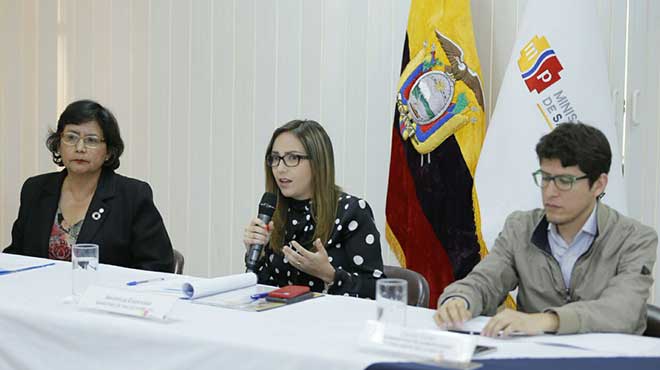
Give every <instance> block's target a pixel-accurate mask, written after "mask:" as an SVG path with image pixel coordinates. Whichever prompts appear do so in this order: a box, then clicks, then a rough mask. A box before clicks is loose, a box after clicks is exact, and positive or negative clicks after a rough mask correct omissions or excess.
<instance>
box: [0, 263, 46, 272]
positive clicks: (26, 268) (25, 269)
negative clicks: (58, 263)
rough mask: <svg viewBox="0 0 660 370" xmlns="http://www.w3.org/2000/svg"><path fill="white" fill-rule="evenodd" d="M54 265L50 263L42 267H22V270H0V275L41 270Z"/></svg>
mask: <svg viewBox="0 0 660 370" xmlns="http://www.w3.org/2000/svg"><path fill="white" fill-rule="evenodd" d="M54 264H55V262H51V263H46V264H43V265H37V266H28V267H22V268H19V269H15V270H0V275H6V274H11V273H14V272H21V271H28V270H34V269H38V268H42V267H48V266H52V265H54Z"/></svg>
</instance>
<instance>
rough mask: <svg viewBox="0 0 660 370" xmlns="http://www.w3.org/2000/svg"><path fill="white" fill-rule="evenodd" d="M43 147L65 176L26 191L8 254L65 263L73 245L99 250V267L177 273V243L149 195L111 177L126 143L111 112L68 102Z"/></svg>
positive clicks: (28, 185) (144, 187)
mask: <svg viewBox="0 0 660 370" xmlns="http://www.w3.org/2000/svg"><path fill="white" fill-rule="evenodd" d="M46 145H47V146H48V149H49V150H50V151H51V153H52V155H53V161H54V162H55V163H56V164H57V165H59V166H63V167H65V169H64V170H62V171H60V172H53V173H48V174H43V175H39V176H35V177H32V178H29V179H28V180H27V181H26V182H25V184H23V188H22V190H21V205H20V209H19V211H18V218H17V220H16V221H15V222H14V226H13V228H12V242H11V245H9V247H7V248H6V249H5V250H4V252H6V253H14V254H22V255H27V256H35V257H43V258H50V259H59V260H67V261H68V260H71V246H72V245H73V244H76V243H94V244H98V245H99V261H100V262H101V263H106V264H112V265H117V266H124V267H130V268H137V269H144V270H154V271H166V272H172V270H173V254H172V253H173V252H172V244H171V242H170V239H169V237H168V235H167V231H166V230H165V225H164V224H163V220H162V218H161V216H160V213H158V210H157V209H156V206H155V205H154V203H153V196H152V191H151V188H150V187H149V185H148V184H147V183H144V182H142V181H139V180H136V179H132V178H129V177H125V176H122V175H119V174H116V173H115V172H114V170H115V169H117V168H118V167H119V157H120V156H121V154H122V152H123V150H124V143H123V141H122V139H121V136H120V134H119V125H118V124H117V120H116V119H115V117H114V116H113V115H112V113H111V112H110V111H109V110H107V109H106V108H104V107H103V106H101V105H100V104H98V103H96V102H94V101H90V100H81V101H77V102H74V103H71V104H70V105H69V106H68V107H67V108H66V109H65V110H64V112H63V113H62V115H61V116H60V119H59V120H58V123H57V131H56V132H53V133H51V134H50V136H49V137H48V140H47V142H46Z"/></svg>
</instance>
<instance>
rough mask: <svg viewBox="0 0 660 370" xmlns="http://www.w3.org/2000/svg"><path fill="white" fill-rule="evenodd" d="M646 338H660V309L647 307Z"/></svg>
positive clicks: (648, 305) (652, 306) (651, 306)
mask: <svg viewBox="0 0 660 370" xmlns="http://www.w3.org/2000/svg"><path fill="white" fill-rule="evenodd" d="M644 336H647V337H656V338H660V307H658V306H654V305H652V304H647V305H646V331H645V332H644Z"/></svg>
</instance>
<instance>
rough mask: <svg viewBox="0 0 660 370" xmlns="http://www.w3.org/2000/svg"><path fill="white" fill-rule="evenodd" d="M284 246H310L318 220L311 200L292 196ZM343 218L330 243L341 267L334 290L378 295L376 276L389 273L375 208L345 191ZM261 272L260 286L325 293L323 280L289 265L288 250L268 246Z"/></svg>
mask: <svg viewBox="0 0 660 370" xmlns="http://www.w3.org/2000/svg"><path fill="white" fill-rule="evenodd" d="M289 205H290V208H289V209H288V210H287V224H286V230H285V234H284V244H288V243H289V242H290V241H292V240H295V241H297V242H298V243H300V244H301V245H302V246H303V247H305V248H308V249H309V248H310V247H311V245H312V238H313V237H314V227H315V226H316V225H315V221H314V218H313V217H312V214H311V201H310V200H305V201H298V200H293V199H290V200H289ZM336 217H337V218H336V219H335V221H334V224H335V225H334V228H333V230H332V231H331V232H330V237H329V238H328V241H327V243H326V245H325V248H326V250H327V252H328V260H329V261H330V264H332V266H333V267H334V268H335V271H336V273H335V280H334V282H333V284H332V285H331V286H330V288H329V289H328V293H329V294H343V295H350V296H356V297H365V298H374V297H375V294H376V280H378V279H379V278H380V277H382V276H383V259H382V255H381V248H380V233H379V232H378V230H377V229H376V225H375V223H374V218H373V212H372V211H371V208H370V207H369V204H367V202H366V201H365V200H364V199H360V198H357V197H355V196H352V195H349V194H345V193H342V194H341V196H340V197H339V202H338V204H337V216H336ZM257 276H258V277H259V283H260V284H268V285H276V286H285V285H308V286H309V287H310V288H311V290H312V291H316V292H321V291H323V290H324V287H325V284H324V282H323V280H321V279H319V278H317V277H314V276H311V275H308V274H306V273H305V272H302V271H300V270H298V269H296V268H295V267H294V266H292V265H291V264H289V263H288V261H287V259H286V258H285V257H284V255H283V254H279V253H276V252H274V251H273V250H272V249H271V248H265V253H264V256H263V257H262V258H261V260H260V261H259V264H258V267H257Z"/></svg>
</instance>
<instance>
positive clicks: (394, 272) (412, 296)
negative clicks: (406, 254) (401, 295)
mask: <svg viewBox="0 0 660 370" xmlns="http://www.w3.org/2000/svg"><path fill="white" fill-rule="evenodd" d="M383 267H384V270H385V271H383V272H384V273H385V276H387V277H388V278H399V279H404V280H405V281H407V282H408V304H409V305H412V306H418V307H426V308H428V307H429V294H430V293H429V283H428V282H427V281H426V279H425V278H424V276H422V275H421V274H420V273H418V272H415V271H413V270H408V269H407V268H403V267H398V266H387V265H385V266H383Z"/></svg>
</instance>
